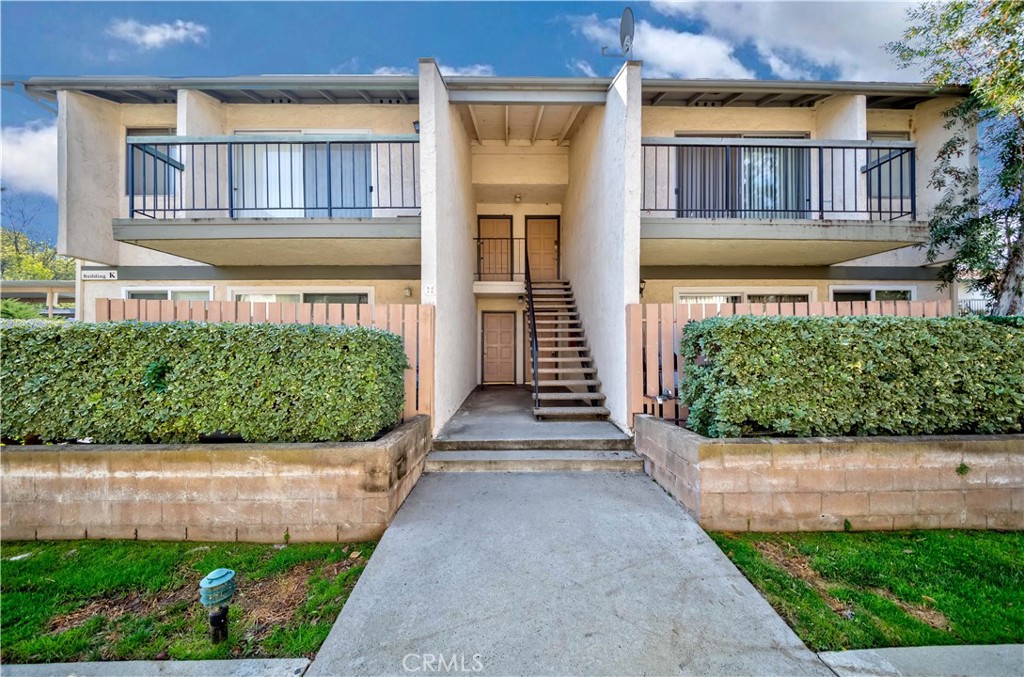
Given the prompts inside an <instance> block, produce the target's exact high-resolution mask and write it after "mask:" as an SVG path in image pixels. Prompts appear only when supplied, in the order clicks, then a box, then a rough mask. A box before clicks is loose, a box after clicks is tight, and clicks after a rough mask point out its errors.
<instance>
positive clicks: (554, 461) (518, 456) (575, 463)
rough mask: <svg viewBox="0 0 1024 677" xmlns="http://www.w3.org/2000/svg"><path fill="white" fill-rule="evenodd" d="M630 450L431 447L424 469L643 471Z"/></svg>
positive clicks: (440, 470) (637, 459)
mask: <svg viewBox="0 0 1024 677" xmlns="http://www.w3.org/2000/svg"><path fill="white" fill-rule="evenodd" d="M643 469H644V463H643V460H641V458H640V457H639V456H637V455H636V454H635V453H633V452H632V451H591V450H586V449H573V450H567V449H566V450H561V449H530V450H523V451H491V450H485V449H479V450H474V451H434V452H431V453H430V454H429V455H428V456H427V460H426V466H425V467H424V470H425V471H426V472H609V471H612V472H614V471H618V472H643Z"/></svg>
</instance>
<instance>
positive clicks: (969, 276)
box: [887, 0, 1024, 315]
mask: <svg viewBox="0 0 1024 677" xmlns="http://www.w3.org/2000/svg"><path fill="white" fill-rule="evenodd" d="M907 14H908V17H909V19H910V23H911V25H910V27H909V28H908V29H907V30H906V31H905V32H904V34H903V39H902V40H900V41H897V42H893V43H890V44H889V45H887V48H888V50H889V51H890V53H892V54H893V55H894V56H895V57H896V60H897V62H898V63H899V64H900V65H901V66H904V67H907V66H911V65H918V66H920V67H922V69H923V72H924V76H925V78H926V79H927V80H929V81H931V82H934V83H935V85H936V86H937V87H942V86H946V85H958V84H968V85H970V87H971V90H972V94H971V95H970V96H969V97H967V98H966V99H965V100H964V101H962V102H961V103H960V104H958V105H956V106H954V107H953V108H951V109H950V110H949V111H947V113H946V117H947V121H946V128H947V129H949V130H950V131H951V136H950V139H949V140H948V141H947V142H946V143H945V144H944V145H943V147H942V148H941V149H940V151H939V154H938V158H937V162H936V166H935V169H934V171H933V172H932V175H931V177H930V182H929V185H930V186H931V187H933V188H935V189H936V190H938V191H940V193H941V195H942V198H941V200H940V202H939V204H938V205H937V207H936V209H935V212H934V213H933V216H932V220H931V222H930V224H929V225H930V234H931V236H930V239H929V242H928V258H929V260H930V261H934V260H936V259H937V258H938V257H939V256H940V255H948V254H950V253H951V254H952V258H951V259H950V260H949V261H948V262H947V263H946V264H945V265H944V266H943V267H942V269H941V275H942V279H943V280H944V282H946V283H951V282H954V281H956V280H960V279H964V280H968V281H969V283H970V285H971V286H972V287H973V288H975V289H978V290H980V291H982V292H984V293H985V294H986V295H988V296H989V297H990V298H991V299H992V300H993V312H994V313H996V314H1002V315H1010V314H1020V313H1024V205H1022V202H1021V197H1022V193H1024V3H1021V2H1019V1H1018V0H982V1H980V2H979V1H978V0H952V1H950V2H941V3H938V2H933V3H927V4H923V5H919V6H917V7H914V8H911V9H910V10H908V13H907ZM972 129H978V130H979V139H980V142H979V141H975V140H973V139H972V138H971V133H970V131H969V130H972ZM979 155H980V156H981V158H982V162H981V165H982V172H983V173H982V175H981V176H980V177H979V170H978V165H979V162H978V158H979ZM965 157H966V158H969V159H971V160H973V161H972V162H969V163H964V161H963V160H964V158H965ZM989 165H991V169H990V170H989V167H988V166H989ZM979 179H980V180H979Z"/></svg>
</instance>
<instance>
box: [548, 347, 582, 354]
mask: <svg viewBox="0 0 1024 677" xmlns="http://www.w3.org/2000/svg"><path fill="white" fill-rule="evenodd" d="M538 347H539V348H540V351H541V352H542V353H545V352H547V353H589V352H590V348H588V347H587V346H538Z"/></svg>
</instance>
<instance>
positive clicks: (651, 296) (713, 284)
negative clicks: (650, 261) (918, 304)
mask: <svg viewBox="0 0 1024 677" xmlns="http://www.w3.org/2000/svg"><path fill="white" fill-rule="evenodd" d="M832 286H835V287H859V288H868V287H899V288H907V289H913V290H914V293H915V296H914V300H915V301H942V300H948V299H950V298H952V297H951V294H952V291H951V290H950V289H945V290H941V291H940V290H939V289H938V282H932V281H928V280H811V279H795V280H794V279H786V278H779V279H774V280H769V279H758V278H747V279H743V278H736V279H730V280H689V279H677V280H646V285H645V287H644V297H643V299H642V301H643V303H675V293H674V290H675V288H677V287H683V288H687V289H689V288H693V289H708V290H743V291H747V292H757V291H758V290H763V292H764V293H769V292H773V293H793V294H805V293H806V294H810V295H811V301H829V300H830V294H829V288H830V287H832Z"/></svg>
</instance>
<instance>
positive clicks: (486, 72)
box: [373, 62, 494, 77]
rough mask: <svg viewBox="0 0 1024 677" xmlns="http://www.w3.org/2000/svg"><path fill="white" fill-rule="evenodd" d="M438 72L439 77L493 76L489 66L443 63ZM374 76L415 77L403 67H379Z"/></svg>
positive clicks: (492, 67) (414, 72) (440, 64)
mask: <svg viewBox="0 0 1024 677" xmlns="http://www.w3.org/2000/svg"><path fill="white" fill-rule="evenodd" d="M437 67H438V70H440V71H441V75H475V76H488V77H489V76H492V75H494V66H492V65H490V64H483V63H474V64H470V65H469V66H446V65H444V64H443V63H440V62H438V64H437ZM373 74H374V75H415V74H416V71H414V70H413V69H411V68H407V67H405V66H380V67H379V68H375V69H374V71H373Z"/></svg>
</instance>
